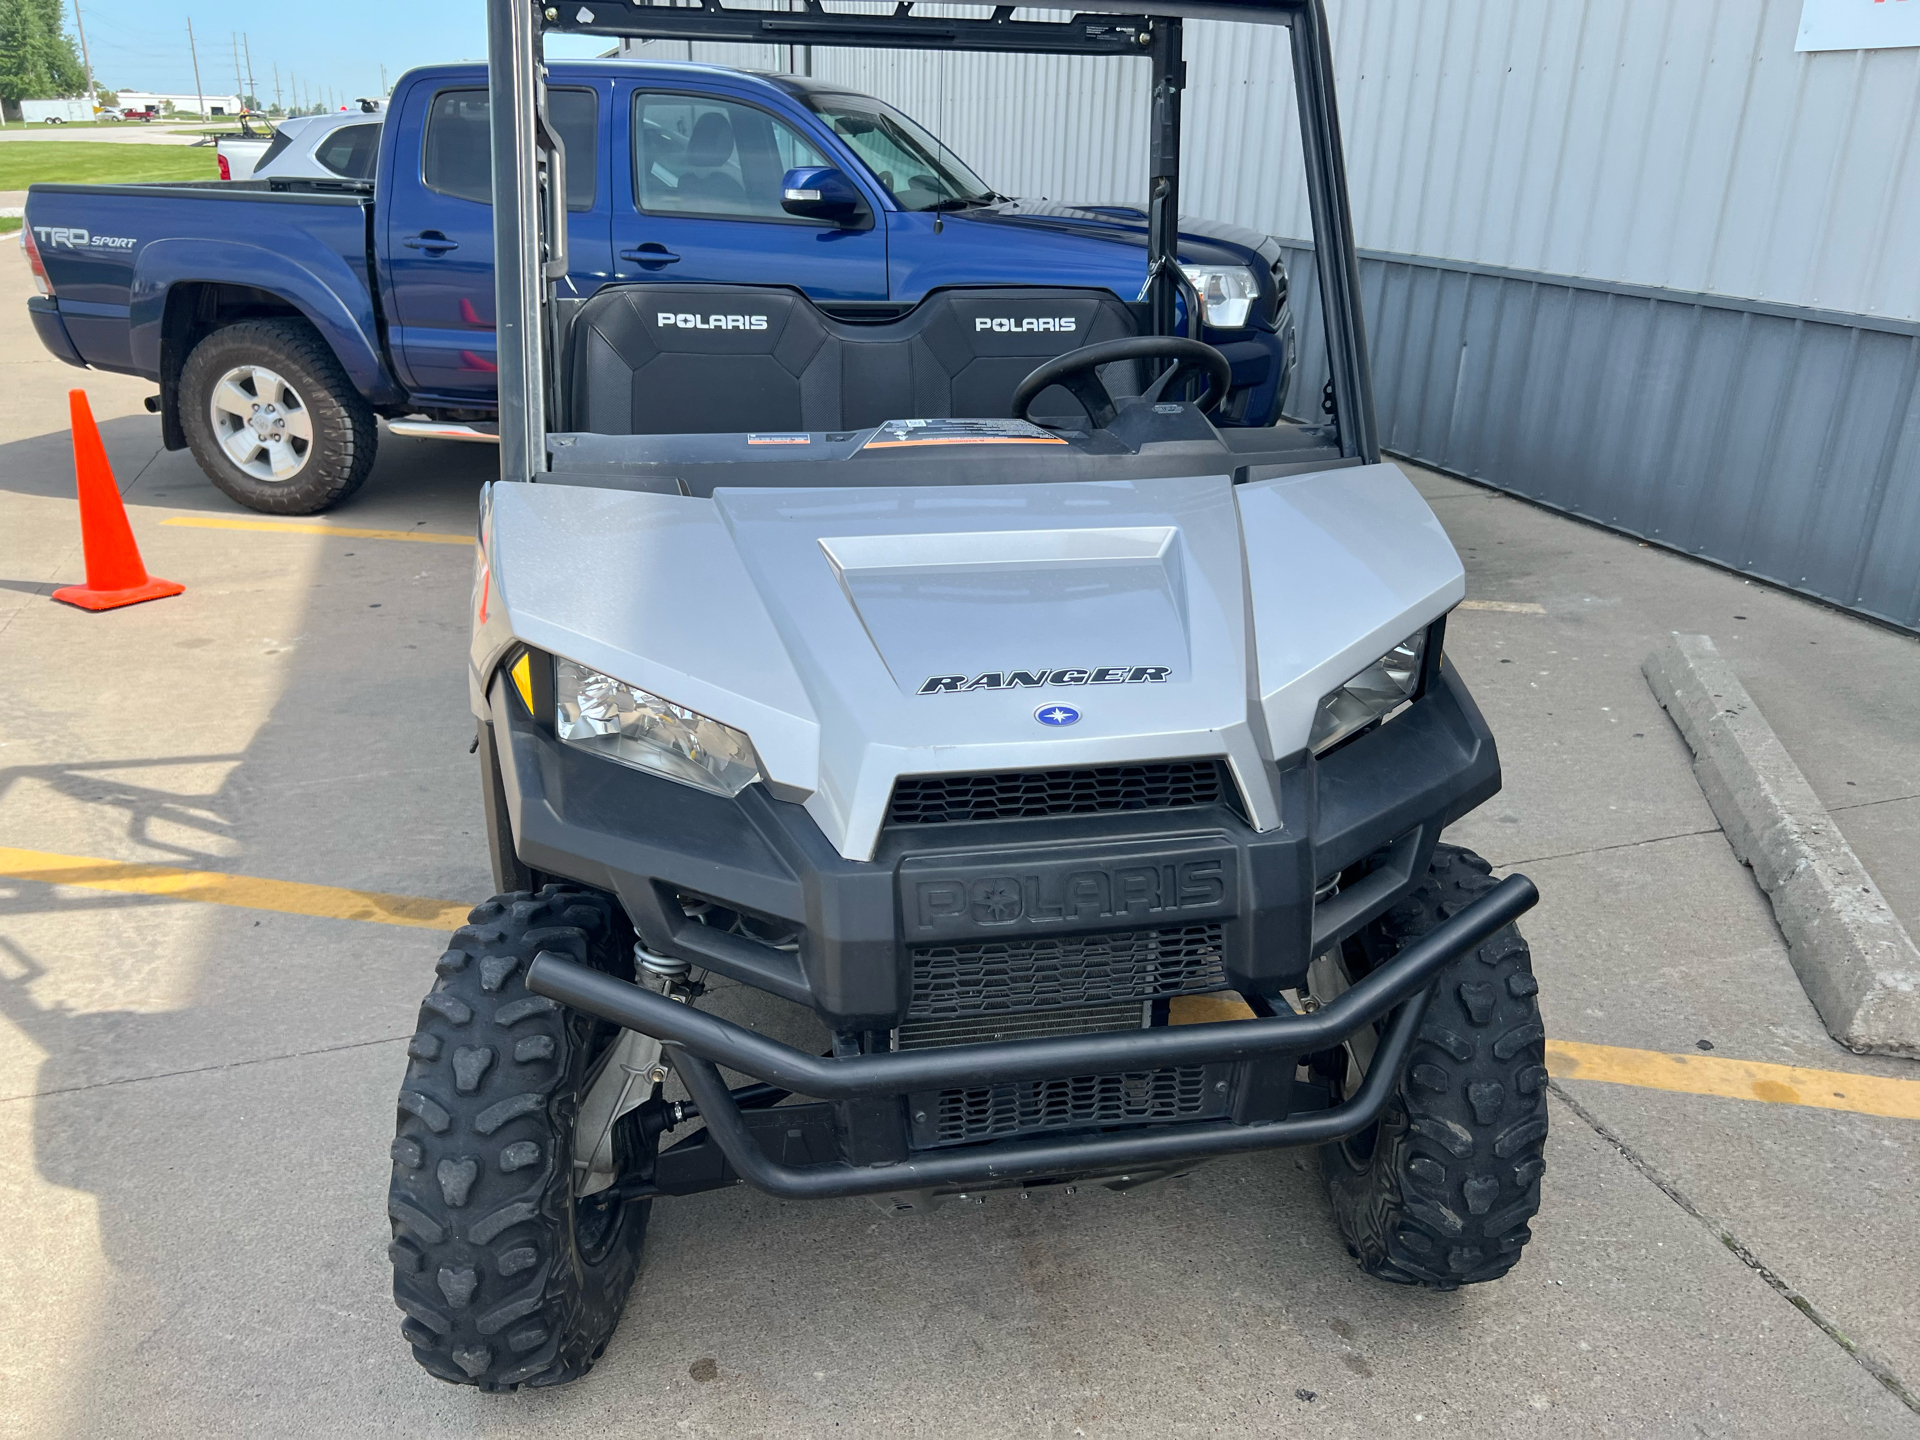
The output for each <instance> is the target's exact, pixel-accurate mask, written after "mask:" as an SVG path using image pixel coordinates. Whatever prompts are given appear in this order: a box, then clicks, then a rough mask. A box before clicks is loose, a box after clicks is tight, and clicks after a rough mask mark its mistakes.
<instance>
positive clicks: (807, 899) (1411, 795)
mask: <svg viewBox="0 0 1920 1440" xmlns="http://www.w3.org/2000/svg"><path fill="white" fill-rule="evenodd" d="M490 708H491V711H492V716H493V720H492V731H493V739H492V742H491V743H492V745H493V747H494V750H495V752H496V753H497V756H498V761H499V774H500V781H501V798H502V799H503V800H504V803H505V808H506V810H507V815H506V816H505V817H500V820H499V822H497V823H499V824H500V825H501V828H506V827H509V826H510V829H511V834H512V837H513V841H514V846H515V850H516V851H517V854H518V858H519V860H520V861H521V862H523V863H524V864H525V865H527V866H529V867H531V868H532V869H533V870H536V871H541V872H545V873H547V874H552V875H558V876H565V877H567V878H570V879H573V880H577V881H581V882H583V883H586V884H590V885H594V886H597V887H599V888H601V889H605V890H610V891H613V892H614V893H616V894H618V895H619V897H620V899H621V902H622V904H623V905H624V906H625V908H626V911H627V913H628V915H629V916H631V917H632V919H633V922H634V925H635V927H636V928H637V930H638V931H639V934H640V938H641V940H642V941H643V942H644V943H645V944H646V946H647V948H648V949H649V950H653V951H655V952H657V953H660V954H664V955H671V956H676V957H679V958H682V959H685V960H688V961H690V962H691V963H692V964H694V965H696V966H700V967H702V968H705V969H709V970H712V971H715V972H716V973H718V974H721V975H725V976H727V977H729V978H732V979H735V980H739V981H740V982H742V983H743V984H747V985H751V986H754V987H756V988H758V989H761V990H766V991H769V992H770V993H772V994H775V995H779V996H781V997H782V998H784V999H787V1000H791V1001H794V1002H796V1003H798V1004H802V1005H806V1006H808V1007H809V1008H811V1009H813V1010H814V1011H815V1012H817V1013H818V1014H819V1015H820V1017H821V1019H822V1020H823V1021H824V1022H825V1023H826V1024H827V1025H828V1026H829V1028H831V1029H833V1030H834V1031H836V1032H840V1033H857V1032H877V1031H887V1030H892V1029H894V1028H895V1027H897V1026H899V1025H900V1024H901V1023H902V1021H904V1020H908V1019H911V1018H915V1016H916V1013H918V1014H921V1015H924V1014H925V1013H927V1012H926V1011H925V1010H924V1009H922V1010H920V1011H918V1012H916V1004H917V1001H916V978H917V976H918V978H919V979H920V980H921V981H924V979H925V975H924V973H922V972H921V971H919V969H918V968H917V967H922V966H925V965H930V964H934V963H938V959H939V957H943V956H944V957H950V956H951V955H952V954H953V953H955V952H956V951H958V952H963V953H965V954H967V955H968V956H970V957H971V956H975V955H977V954H978V953H980V952H981V951H982V949H983V948H985V947H1002V949H1001V950H999V951H997V952H996V953H1002V954H1008V953H1012V951H1011V950H1009V949H1007V948H1005V947H1014V948H1016V949H1017V948H1018V947H1021V946H1027V947H1044V946H1047V945H1051V944H1057V943H1059V942H1060V941H1063V940H1064V941H1075V940H1081V941H1093V942H1098V943H1102V944H1119V943H1121V942H1123V941H1129V937H1149V940H1150V941H1151V943H1153V944H1158V943H1160V941H1159V940H1158V939H1157V938H1154V937H1162V936H1168V935H1174V936H1178V935H1181V934H1195V933H1199V932H1201V931H1202V930H1204V932H1205V936H1206V942H1205V943H1206V945H1207V947H1208V949H1209V953H1216V954H1217V955H1218V960H1219V969H1218V972H1217V975H1218V979H1219V984H1218V985H1217V986H1215V987H1214V988H1230V989H1234V990H1237V991H1239V992H1240V993H1241V994H1242V995H1246V996H1250V997H1252V996H1271V995H1274V994H1276V993H1277V992H1279V991H1280V990H1283V989H1287V988H1290V987H1297V986H1299V985H1300V984H1301V983H1303V981H1304V978H1305V975H1306V969H1307V964H1308V962H1309V961H1310V960H1311V958H1312V957H1313V956H1314V955H1316V954H1319V953H1320V952H1321V951H1323V950H1324V949H1326V948H1327V947H1328V946H1329V945H1331V944H1334V943H1335V942H1337V941H1338V940H1340V939H1341V938H1343V937H1345V936H1346V935H1349V934H1352V933H1353V932H1354V931H1356V930H1357V929H1359V928H1360V927H1361V926H1362V925H1364V924H1365V923H1366V922H1367V921H1368V920H1371V919H1372V918H1373V917H1375V916H1377V915H1379V914H1380V913H1381V912H1382V911H1384V910H1385V909H1386V908H1387V907H1388V906H1390V905H1391V904H1393V902H1394V901H1395V900H1397V899H1399V898H1400V896H1402V895H1404V894H1405V893H1406V892H1407V891H1408V890H1409V889H1411V888H1412V887H1413V885H1414V884H1416V883H1417V881H1418V879H1419V877H1420V876H1421V875H1423V874H1424V873H1425V871H1426V868H1427V863H1428V860H1429V858H1430V856H1431V855H1432V852H1433V846H1434V843H1435V842H1436V841H1437V840H1438V838H1439V835H1440V832H1441V830H1442V829H1443V828H1444V827H1445V826H1447V825H1449V824H1451V823H1452V822H1453V821H1454V820H1457V819H1458V818H1459V817H1460V816H1462V815H1464V814H1466V813H1467V812H1468V811H1469V810H1471V809H1473V808H1474V807H1475V806H1477V805H1479V804H1480V803H1481V802H1482V801H1484V800H1485V799H1487V798H1488V797H1489V796H1490V795H1492V794H1493V793H1494V792H1495V791H1497V790H1498V789H1499V787H1500V764H1499V758H1498V755H1497V753H1496V751H1495V749H1494V744H1493V739H1492V736H1491V735H1490V734H1489V733H1488V731H1487V728H1486V724H1485V722H1484V721H1483V720H1482V719H1481V717H1480V713H1479V711H1478V710H1477V709H1476V708H1475V706H1474V704H1473V700H1472V698H1471V697H1470V696H1469V695H1468V694H1467V691H1466V688H1465V686H1463V685H1462V684H1460V682H1459V680H1458V678H1457V677H1456V676H1455V675H1454V673H1453V672H1452V670H1451V668H1450V667H1447V666H1445V665H1436V666H1435V667H1434V669H1433V672H1432V676H1431V679H1430V680H1429V682H1428V685H1427V690H1426V693H1425V694H1424V696H1423V697H1422V698H1421V699H1420V700H1419V701H1417V702H1416V703H1415V704H1413V705H1412V706H1411V707H1409V708H1408V709H1407V710H1406V711H1405V712H1404V713H1402V714H1400V715H1398V716H1396V717H1395V718H1394V719H1393V720H1391V721H1390V722H1388V723H1387V724H1385V725H1383V726H1381V727H1379V728H1378V729H1377V730H1375V731H1373V732H1372V733H1370V734H1366V735H1363V736H1361V737H1359V738H1357V739H1355V740H1353V741H1351V742H1349V743H1348V744H1346V745H1344V746H1342V747H1341V748H1339V749H1338V750H1336V751H1334V752H1333V753H1331V754H1330V755H1328V756H1326V757H1324V758H1320V759H1316V758H1314V757H1313V756H1310V755H1307V756H1300V757H1295V758H1294V759H1292V760H1291V761H1288V762H1286V763H1284V764H1282V765H1279V766H1273V767H1267V769H1266V772H1265V773H1264V774H1263V775H1261V776H1258V777H1251V778H1250V777H1244V776H1243V777H1240V779H1241V782H1242V783H1243V784H1245V783H1270V784H1272V785H1273V786H1274V787H1275V789H1276V791H1277V801H1278V809H1279V813H1280V816H1281V820H1282V823H1281V825H1280V826H1279V827H1278V828H1275V829H1272V830H1266V831H1256V830H1254V829H1253V828H1252V827H1251V826H1250V825H1248V824H1247V822H1246V821H1245V820H1244V819H1242V818H1241V816H1240V814H1239V813H1238V811H1237V809H1236V808H1235V807H1234V806H1233V805H1230V804H1218V805H1210V806H1201V807H1195V808H1189V809H1177V810H1156V811H1136V812H1123V813H1110V814H1090V815H1074V816H1066V817H1058V818H1050V819H1022V820H1011V821H984V822H969V823H953V824H940V825H922V826H900V827H895V828H890V829H889V830H887V831H886V832H885V833H884V836H883V839H882V842H881V845H880V848H879V850H878V851H877V853H876V855H875V858H874V859H873V860H872V861H852V860H847V859H845V858H844V857H842V856H841V855H839V854H838V853H837V852H836V851H835V850H834V849H833V847H832V846H831V845H830V844H829V843H828V841H827V839H826V837H825V836H823V835H822V834H821V833H820V830H819V827H818V826H816V825H815V824H814V822H813V819H812V817H811V816H809V815H808V814H807V812H806V811H805V810H804V809H803V808H802V807H801V806H799V805H793V804H788V803H785V802H782V801H779V800H775V799H774V798H772V796H771V795H769V794H768V793H767V792H766V790H765V788H764V787H762V786H759V785H752V786H749V787H748V788H747V789H746V790H745V791H743V792H742V793H741V794H740V796H739V797H738V798H737V799H734V800H729V799H725V798H722V797H719V796H715V795H709V794H705V793H703V792H700V791H697V790H694V789H692V788H690V787H688V786H685V785H678V784H675V783H674V782H672V781H670V780H663V779H660V778H658V777H655V776H652V775H648V774H645V773H643V772H641V771H638V770H633V769H629V768H627V767H625V766H620V765H615V764H611V763H609V762H608V761H606V760H604V759H602V758H600V757H598V756H595V755H592V754H588V753H585V752H582V751H580V750H578V749H576V748H574V747H571V746H567V745H563V744H562V743H560V742H559V741H558V740H556V739H555V738H554V736H553V734H552V732H551V730H550V729H549V728H547V727H546V726H545V725H542V724H540V723H538V722H536V720H535V719H534V717H533V716H532V715H530V714H529V713H528V712H527V710H526V708H525V707H524V706H523V705H522V704H521V702H520V698H519V696H518V695H517V694H515V693H514V692H513V690H512V687H511V686H509V685H508V684H506V683H505V681H504V680H503V679H496V681H495V683H494V685H493V687H492V689H491V691H490ZM1160 876H1164V877H1165V879H1164V880H1161V879H1159V878H1157V877H1160ZM1143 877H1144V878H1146V879H1148V880H1150V881H1151V883H1150V884H1147V885H1145V887H1144V891H1142V889H1141V886H1140V882H1141V881H1142V879H1143ZM1070 883H1084V884H1090V885H1092V886H1093V888H1094V889H1095V890H1096V891H1098V892H1099V893H1100V894H1102V895H1108V896H1110V897H1111V898H1110V899H1109V900H1107V901H1105V902H1104V903H1102V904H1100V905H1096V906H1091V907H1087V908H1085V909H1083V910H1080V911H1076V913H1075V916H1074V918H1073V919H1072V921H1071V922H1069V923H1066V924H1062V923H1060V920H1059V917H1058V914H1057V913H1055V914H1052V915H1047V914H1042V913H1040V912H1041V910H1042V909H1043V908H1044V907H1043V906H1042V905H1040V904H1032V903H1029V904H1028V905H1027V907H1026V909H1028V910H1029V911H1031V913H1023V914H1018V915H1016V916H1015V917H1014V918H1013V919H1012V920H1011V921H1009V920H1007V919H1006V918H1005V917H1004V915H1002V914H998V913H987V912H986V911H985V910H984V907H971V906H965V907H960V912H959V913H954V907H953V906H951V905H948V904H946V903H944V900H945V898H946V897H950V896H952V895H954V894H956V893H965V892H966V891H967V890H968V889H969V888H970V887H971V886H973V885H976V884H978V885H994V886H1000V887H1003V888H1005V889H1007V890H1009V891H1011V892H1013V893H1016V894H1018V893H1024V894H1025V895H1026V896H1028V897H1034V898H1043V897H1045V896H1047V895H1053V896H1056V897H1057V896H1058V895H1059V894H1060V893H1061V892H1062V889H1063V887H1064V886H1066V885H1068V884H1070ZM1336 884H1337V885H1338V889H1337V892H1335V891H1334V889H1333V887H1334V886H1335V885H1336ZM687 896H694V897H698V900H699V903H700V904H714V905H719V906H723V907H727V908H729V909H730V910H733V911H737V912H740V913H742V914H745V915H751V916H754V917H758V918H757V920H756V922H755V925H754V926H746V927H731V928H730V929H722V928H715V927H713V926H710V925H707V924H703V923H701V921H700V919H699V918H697V917H696V916H695V915H692V914H689V913H688V909H687V906H686V904H685V903H684V897H687ZM1016 908H1018V907H1016ZM1056 910H1057V903H1056ZM769 925H779V926H784V927H786V928H787V930H788V931H789V932H790V934H791V936H792V938H791V940H790V941H783V942H781V943H769V942H768V941H767V940H766V939H765V938H764V937H765V934H766V931H767V928H768V926H769ZM756 928H757V931H758V934H757V935H756V933H750V932H753V931H755V930H756ZM743 931H744V932H749V933H743ZM1056 932H1065V933H1056ZM1129 943H1131V942H1130V941H1129ZM1140 943H1148V942H1146V941H1142V942H1140ZM1025 953H1026V954H1028V955H1030V956H1031V955H1036V954H1040V953H1041V952H1040V951H1037V950H1033V949H1031V948H1030V949H1029V950H1028V951H1026V952H1025ZM1047 953H1057V952H1047ZM929 957H935V958H934V959H929ZM1021 963H1024V962H1021ZM1179 988H1183V987H1173V989H1179ZM1160 993H1172V991H1171V990H1168V991H1162V992H1160ZM924 994H925V990H924V985H922V987H921V990H920V997H921V999H922V1000H924ZM1113 998H1116V999H1118V998H1123V997H1120V996H1114V997H1113ZM1042 1003H1043V1004H1044V1003H1047V1002H1042ZM1000 1008H1004V1009H1023V1008H1030V1007H1027V1006H1025V1005H1022V1004H1012V1003H1009V1004H1005V1005H1002V1006H1001V1007H1000Z"/></svg>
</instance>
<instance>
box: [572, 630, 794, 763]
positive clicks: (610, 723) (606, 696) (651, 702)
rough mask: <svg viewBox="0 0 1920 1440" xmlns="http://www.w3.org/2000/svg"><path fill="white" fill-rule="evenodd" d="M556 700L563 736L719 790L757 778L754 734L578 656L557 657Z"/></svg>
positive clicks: (613, 756) (611, 755) (625, 760)
mask: <svg viewBox="0 0 1920 1440" xmlns="http://www.w3.org/2000/svg"><path fill="white" fill-rule="evenodd" d="M553 700H554V706H553V708H554V728H555V729H556V730H557V731H558V732H559V735H560V738H561V739H562V740H564V741H566V742H568V743H569V744H572V745H578V746H580V747H581V748H582V749H586V750H593V751H597V752H598V753H599V754H602V755H604V756H606V757H607V758H608V759H609V760H617V761H619V762H620V763H621V764H622V765H631V766H633V767H634V768H635V769H636V770H650V771H652V772H653V773H654V774H656V775H664V776H666V778H667V779H669V780H678V781H679V782H680V783H681V784H683V785H692V786H694V787H696V788H697V789H701V790H708V791H711V792H712V793H714V794H715V795H738V794H739V793H740V792H741V791H742V790H744V789H746V787H747V786H749V785H751V784H752V783H753V782H754V781H755V780H758V779H759V778H760V757H759V756H758V755H757V754H755V753H754V749H753V741H751V740H749V739H748V738H747V737H746V736H745V735H744V734H743V733H742V732H740V731H738V730H736V729H734V728H733V727H732V726H731V725H722V724H721V723H720V722H719V721H718V720H710V719H708V718H707V717H706V716H705V715H701V714H699V713H697V712H696V711H693V710H688V709H685V708H684V707H682V706H679V705H675V704H674V703H673V702H672V701H670V700H662V699H661V698H660V697H659V696H658V695H651V694H649V693H647V692H646V691H645V690H642V689H640V688H639V687H638V686H636V685H629V684H627V682H626V681H624V680H616V679H614V678H613V677H612V676H611V675H602V674H601V673H600V672H599V671H598V670H589V669H588V668H587V667H586V666H584V665H581V664H579V663H578V662H576V661H573V660H566V659H562V658H561V657H559V656H555V657H554V661H553Z"/></svg>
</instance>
